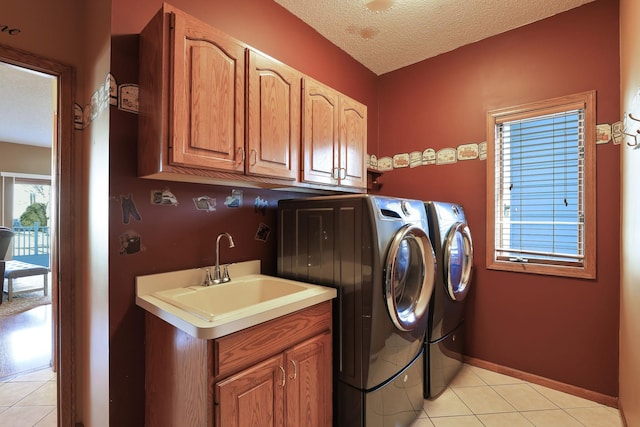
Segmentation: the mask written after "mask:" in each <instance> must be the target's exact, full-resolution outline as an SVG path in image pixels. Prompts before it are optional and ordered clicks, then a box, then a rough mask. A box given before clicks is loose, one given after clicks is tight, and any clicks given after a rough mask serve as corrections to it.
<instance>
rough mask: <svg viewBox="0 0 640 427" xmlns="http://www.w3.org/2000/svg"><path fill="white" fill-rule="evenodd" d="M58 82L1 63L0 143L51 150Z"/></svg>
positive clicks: (37, 73) (40, 74)
mask: <svg viewBox="0 0 640 427" xmlns="http://www.w3.org/2000/svg"><path fill="white" fill-rule="evenodd" d="M55 80H56V79H55V77H52V76H49V75H47V74H42V73H39V72H35V71H31V70H26V69H24V68H19V67H15V66H13V65H10V64H6V63H4V62H0V141H2V142H11V143H14V144H26V145H37V146H40V147H51V142H52V139H53V123H54V119H53V114H54V108H55V102H54V100H55Z"/></svg>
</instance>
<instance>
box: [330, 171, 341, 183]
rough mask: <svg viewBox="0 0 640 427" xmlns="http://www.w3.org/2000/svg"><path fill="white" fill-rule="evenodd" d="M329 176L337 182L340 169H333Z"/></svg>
mask: <svg viewBox="0 0 640 427" xmlns="http://www.w3.org/2000/svg"><path fill="white" fill-rule="evenodd" d="M331 176H332V177H333V179H335V180H337V179H339V178H340V169H338V168H333V171H332V172H331Z"/></svg>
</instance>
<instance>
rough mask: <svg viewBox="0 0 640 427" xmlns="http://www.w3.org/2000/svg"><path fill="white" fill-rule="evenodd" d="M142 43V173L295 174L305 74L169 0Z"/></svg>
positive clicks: (201, 178) (186, 177)
mask: <svg viewBox="0 0 640 427" xmlns="http://www.w3.org/2000/svg"><path fill="white" fill-rule="evenodd" d="M140 40H141V42H140V46H141V47H140V117H139V142H138V144H139V148H138V154H139V155H138V172H139V175H141V176H144V177H150V178H156V179H170V180H181V181H195V182H209V181H213V180H215V179H218V180H224V179H236V180H240V181H242V180H245V181H260V178H259V177H266V178H273V179H276V180H280V181H282V180H284V181H296V180H297V179H298V174H299V167H298V164H299V161H298V156H299V154H298V152H299V150H298V147H299V145H300V136H299V134H300V91H301V89H300V88H301V79H302V75H301V74H300V73H298V72H297V71H295V70H293V69H292V68H289V67H288V66H286V65H284V64H282V63H280V62H278V61H276V60H274V59H272V58H270V57H268V56H266V55H264V54H262V53H260V52H258V51H256V50H254V49H250V48H249V47H248V46H246V45H245V44H243V43H241V42H239V41H237V40H235V39H233V38H232V37H230V36H228V35H227V34H225V33H223V32H221V31H219V30H217V29H216V28H213V27H211V26H209V25H207V24H205V23H203V22H201V21H199V20H198V19H196V18H194V17H192V16H190V15H189V14H186V13H184V12H182V11H180V10H179V9H176V8H174V7H172V6H170V5H168V4H166V3H165V4H164V6H163V8H162V9H161V10H160V11H159V12H158V14H157V15H156V16H155V17H154V18H153V19H152V20H151V21H150V22H149V24H147V26H146V27H145V28H144V30H143V31H142V33H141V34H140ZM245 119H246V121H247V123H245ZM245 124H246V126H247V136H246V137H245ZM247 175H255V176H254V177H248V176H247ZM265 182H269V181H268V180H267V181H265ZM276 182H278V181H276ZM280 184H282V182H280Z"/></svg>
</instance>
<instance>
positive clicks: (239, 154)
mask: <svg viewBox="0 0 640 427" xmlns="http://www.w3.org/2000/svg"><path fill="white" fill-rule="evenodd" d="M236 156H237V157H238V161H237V162H236V163H237V164H239V165H240V164H242V163H244V147H238V149H237V150H236Z"/></svg>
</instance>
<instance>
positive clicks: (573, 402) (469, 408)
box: [411, 364, 624, 427]
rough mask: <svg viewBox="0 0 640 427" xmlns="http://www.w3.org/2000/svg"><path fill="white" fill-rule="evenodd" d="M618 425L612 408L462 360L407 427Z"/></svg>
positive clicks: (593, 426)
mask: <svg viewBox="0 0 640 427" xmlns="http://www.w3.org/2000/svg"><path fill="white" fill-rule="evenodd" d="M520 426H522V427H525V426H526V427H532V426H537V427H574V426H575V427H582V426H588V427H623V426H624V424H623V422H622V418H621V416H620V413H619V411H618V410H617V409H615V408H610V407H608V406H604V405H601V404H599V403H596V402H592V401H590V400H586V399H582V398H580V397H576V396H572V395H570V394H567V393H562V392H559V391H556V390H552V389H550V388H547V387H543V386H540V385H537V384H532V383H528V382H526V381H522V380H519V379H517V378H513V377H509V376H506V375H502V374H498V373H496V372H492V371H488V370H485V369H481V368H478V367H475V366H471V365H466V364H465V365H464V366H463V368H462V370H461V371H460V373H459V374H458V375H457V376H456V378H455V379H454V380H453V381H452V383H451V385H450V386H449V387H448V388H447V389H446V390H445V391H444V392H443V393H442V394H440V396H438V397H437V398H436V399H430V400H425V402H424V408H423V412H422V414H421V415H420V416H419V417H418V419H417V420H416V421H414V422H413V424H412V425H411V427H520Z"/></svg>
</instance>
